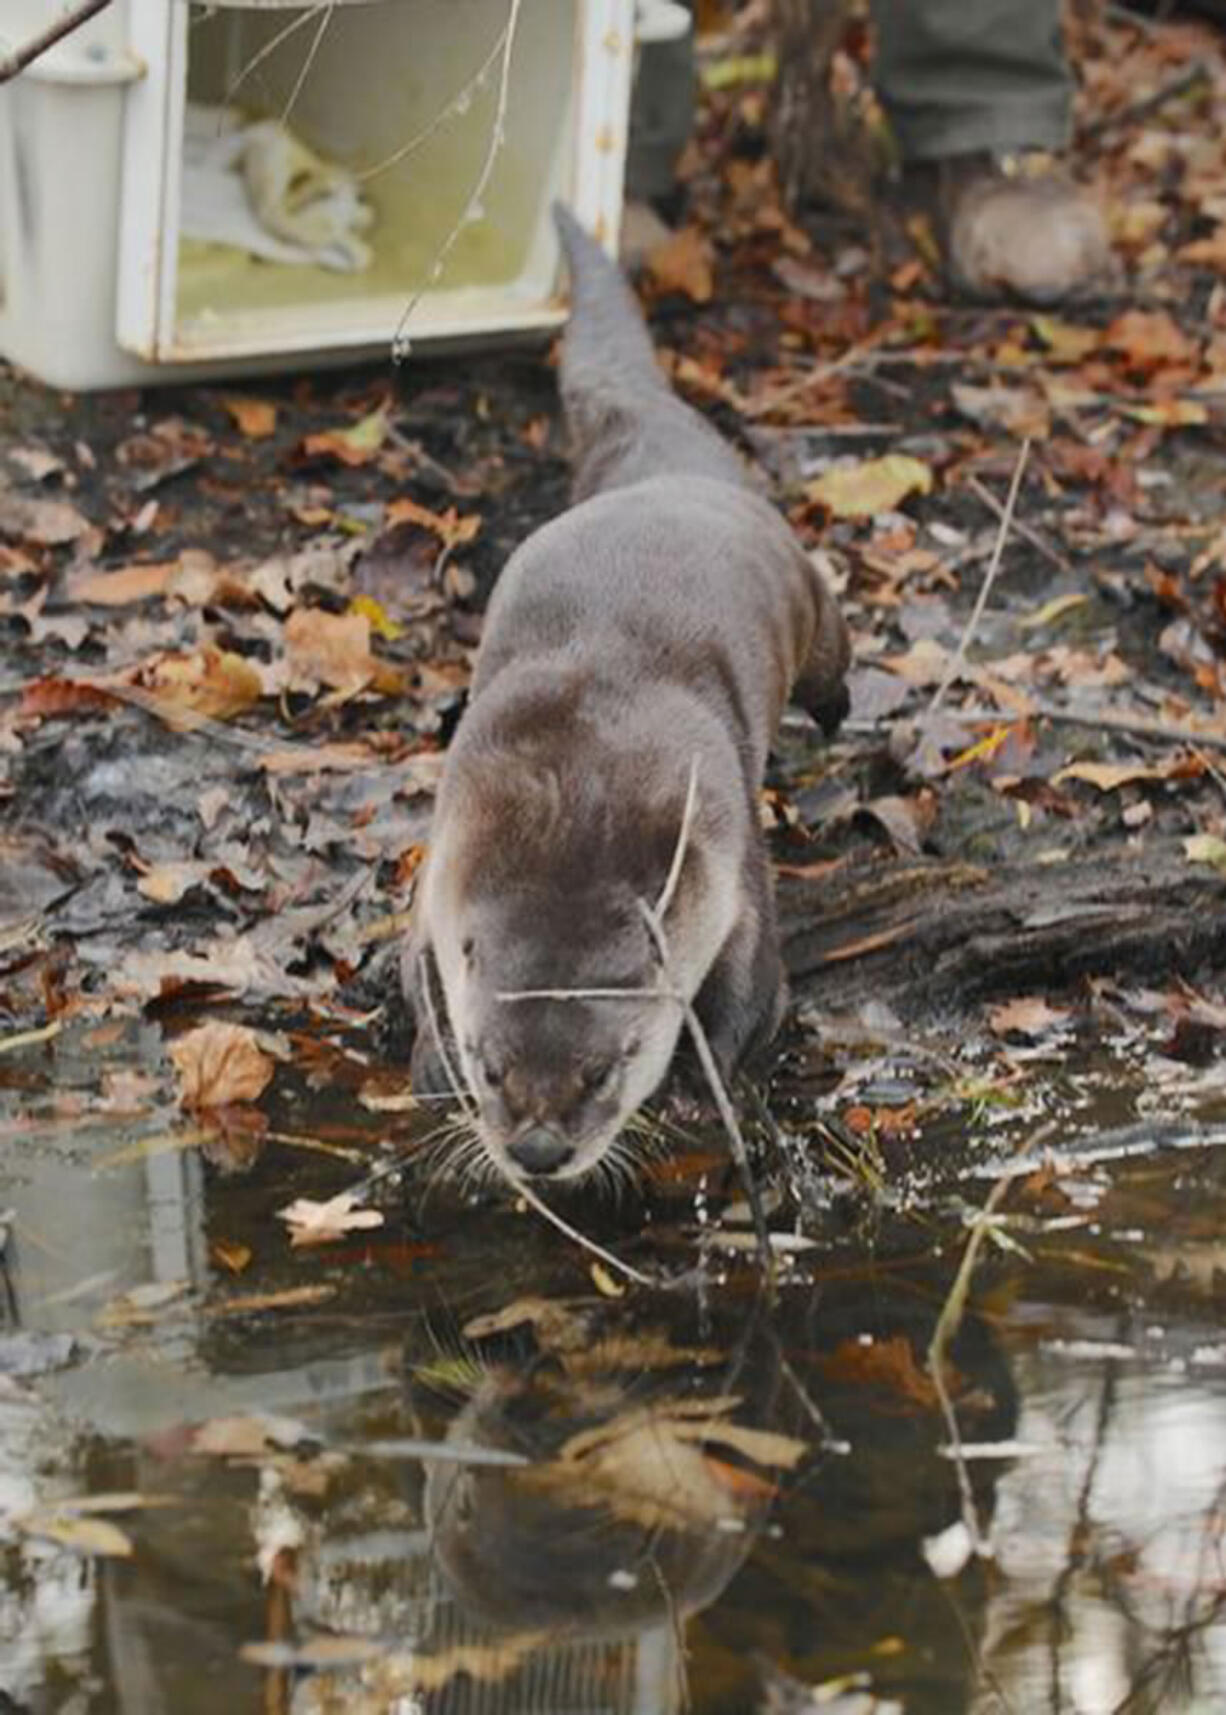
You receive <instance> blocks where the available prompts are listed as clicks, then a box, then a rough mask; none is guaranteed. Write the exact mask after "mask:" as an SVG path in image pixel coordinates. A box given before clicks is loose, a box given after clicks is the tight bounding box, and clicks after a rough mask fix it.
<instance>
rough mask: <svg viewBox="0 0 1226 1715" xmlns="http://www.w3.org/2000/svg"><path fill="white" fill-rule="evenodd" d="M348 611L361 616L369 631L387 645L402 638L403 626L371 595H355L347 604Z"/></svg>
mask: <svg viewBox="0 0 1226 1715" xmlns="http://www.w3.org/2000/svg"><path fill="white" fill-rule="evenodd" d="M349 611H350V613H360V614H362V615H363V616H364V617H365V618H366V619H368V620H369V621H370V627H371V630H372V631H374V632H377V633H378V635H379V636H380V637H382V638H385V639H386V640H387V642H389V643H394V642H395V641H396V639H397V638H398V637H403V636H404V626H403V625H401V624H400V623H399V621H398V620H395V619H393V618H392V617H391V615H390V614H389V613H388V612H387V610H386V608H385V607H384V606H383V604H382V603H381V602H378V601H376V600H375V598H374V596H373V595H355V596H354V598H353V600H352V601H351V602H350V603H349Z"/></svg>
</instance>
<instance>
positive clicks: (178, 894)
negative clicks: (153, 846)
mask: <svg viewBox="0 0 1226 1715" xmlns="http://www.w3.org/2000/svg"><path fill="white" fill-rule="evenodd" d="M213 867H214V866H213V865H212V864H211V863H204V862H195V863H158V864H154V865H153V866H152V867H151V868H149V869H147V870H145V872H144V873H143V874H142V875H141V876H140V877H139V878H138V880H137V883H136V891H137V892H138V893H140V894H143V895H144V897H145V898H146V899H152V900H153V902H154V904H155V905H177V904H178V903H179V901H180V899H182V897H183V895H184V894H185V893H189V892H190V891H191V889H192V888H193V887H199V886H200V885H201V883H202V882H204V881H207V879H208V877H209V875H210V874H211V873H212V870H213Z"/></svg>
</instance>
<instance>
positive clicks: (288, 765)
mask: <svg viewBox="0 0 1226 1715" xmlns="http://www.w3.org/2000/svg"><path fill="white" fill-rule="evenodd" d="M384 761H385V758H383V757H381V756H377V755H376V754H375V752H374V751H373V750H371V748H370V746H369V745H368V744H362V743H361V741H360V740H357V739H354V740H351V741H348V742H347V741H345V740H343V739H337V740H335V741H334V742H333V743H331V744H314V745H308V744H299V745H294V746H287V747H286V748H285V749H284V750H265V751H261V752H260V756H259V764H260V767H261V768H262V769H263V770H264V772H265V774H322V773H328V772H331V773H348V772H350V771H352V770H354V769H360V768H378V767H380V766H381V765H382V764H383V762H384Z"/></svg>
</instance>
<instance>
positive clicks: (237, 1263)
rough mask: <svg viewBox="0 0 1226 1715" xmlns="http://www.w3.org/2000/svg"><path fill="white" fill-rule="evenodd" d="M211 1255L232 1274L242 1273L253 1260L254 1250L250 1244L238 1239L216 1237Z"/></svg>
mask: <svg viewBox="0 0 1226 1715" xmlns="http://www.w3.org/2000/svg"><path fill="white" fill-rule="evenodd" d="M209 1255H210V1256H211V1257H212V1259H213V1261H214V1262H216V1263H220V1264H221V1266H222V1268H224V1269H228V1270H229V1271H230V1273H231V1274H241V1273H242V1272H243V1270H244V1269H245V1268H246V1267H247V1264H248V1263H249V1262H250V1261H251V1257H252V1250H251V1246H250V1245H244V1244H240V1243H239V1242H238V1241H237V1240H236V1239H214V1240H213V1242H212V1244H211V1245H210V1246H209Z"/></svg>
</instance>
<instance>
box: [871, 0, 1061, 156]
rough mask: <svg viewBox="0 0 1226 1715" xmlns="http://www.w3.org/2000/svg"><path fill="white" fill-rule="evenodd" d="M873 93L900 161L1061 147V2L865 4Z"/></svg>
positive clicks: (886, 0) (910, 0)
mask: <svg viewBox="0 0 1226 1715" xmlns="http://www.w3.org/2000/svg"><path fill="white" fill-rule="evenodd" d="M872 13H873V22H874V25H875V26H876V32H877V69H876V85H877V93H878V95H879V96H880V98H881V102H882V105H883V106H884V108H885V110H886V113H887V115H888V116H889V120H890V123H891V125H892V126H893V128H894V132H895V135H896V136H897V138H898V143H899V147H900V149H901V151H902V154H903V157H904V159H905V160H914V161H922V160H937V159H940V158H942V157H945V156H949V155H969V154H974V153H978V152H980V151H987V152H990V153H993V154H1005V153H1008V152H1009V151H1011V150H1015V149H1025V148H1035V149H1062V148H1064V147H1065V145H1066V144H1067V143H1068V140H1069V130H1070V104H1071V99H1072V79H1071V78H1070V76H1069V70H1068V65H1067V63H1066V61H1065V57H1064V47H1063V39H1062V33H1061V29H1060V3H1059V0H872Z"/></svg>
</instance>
